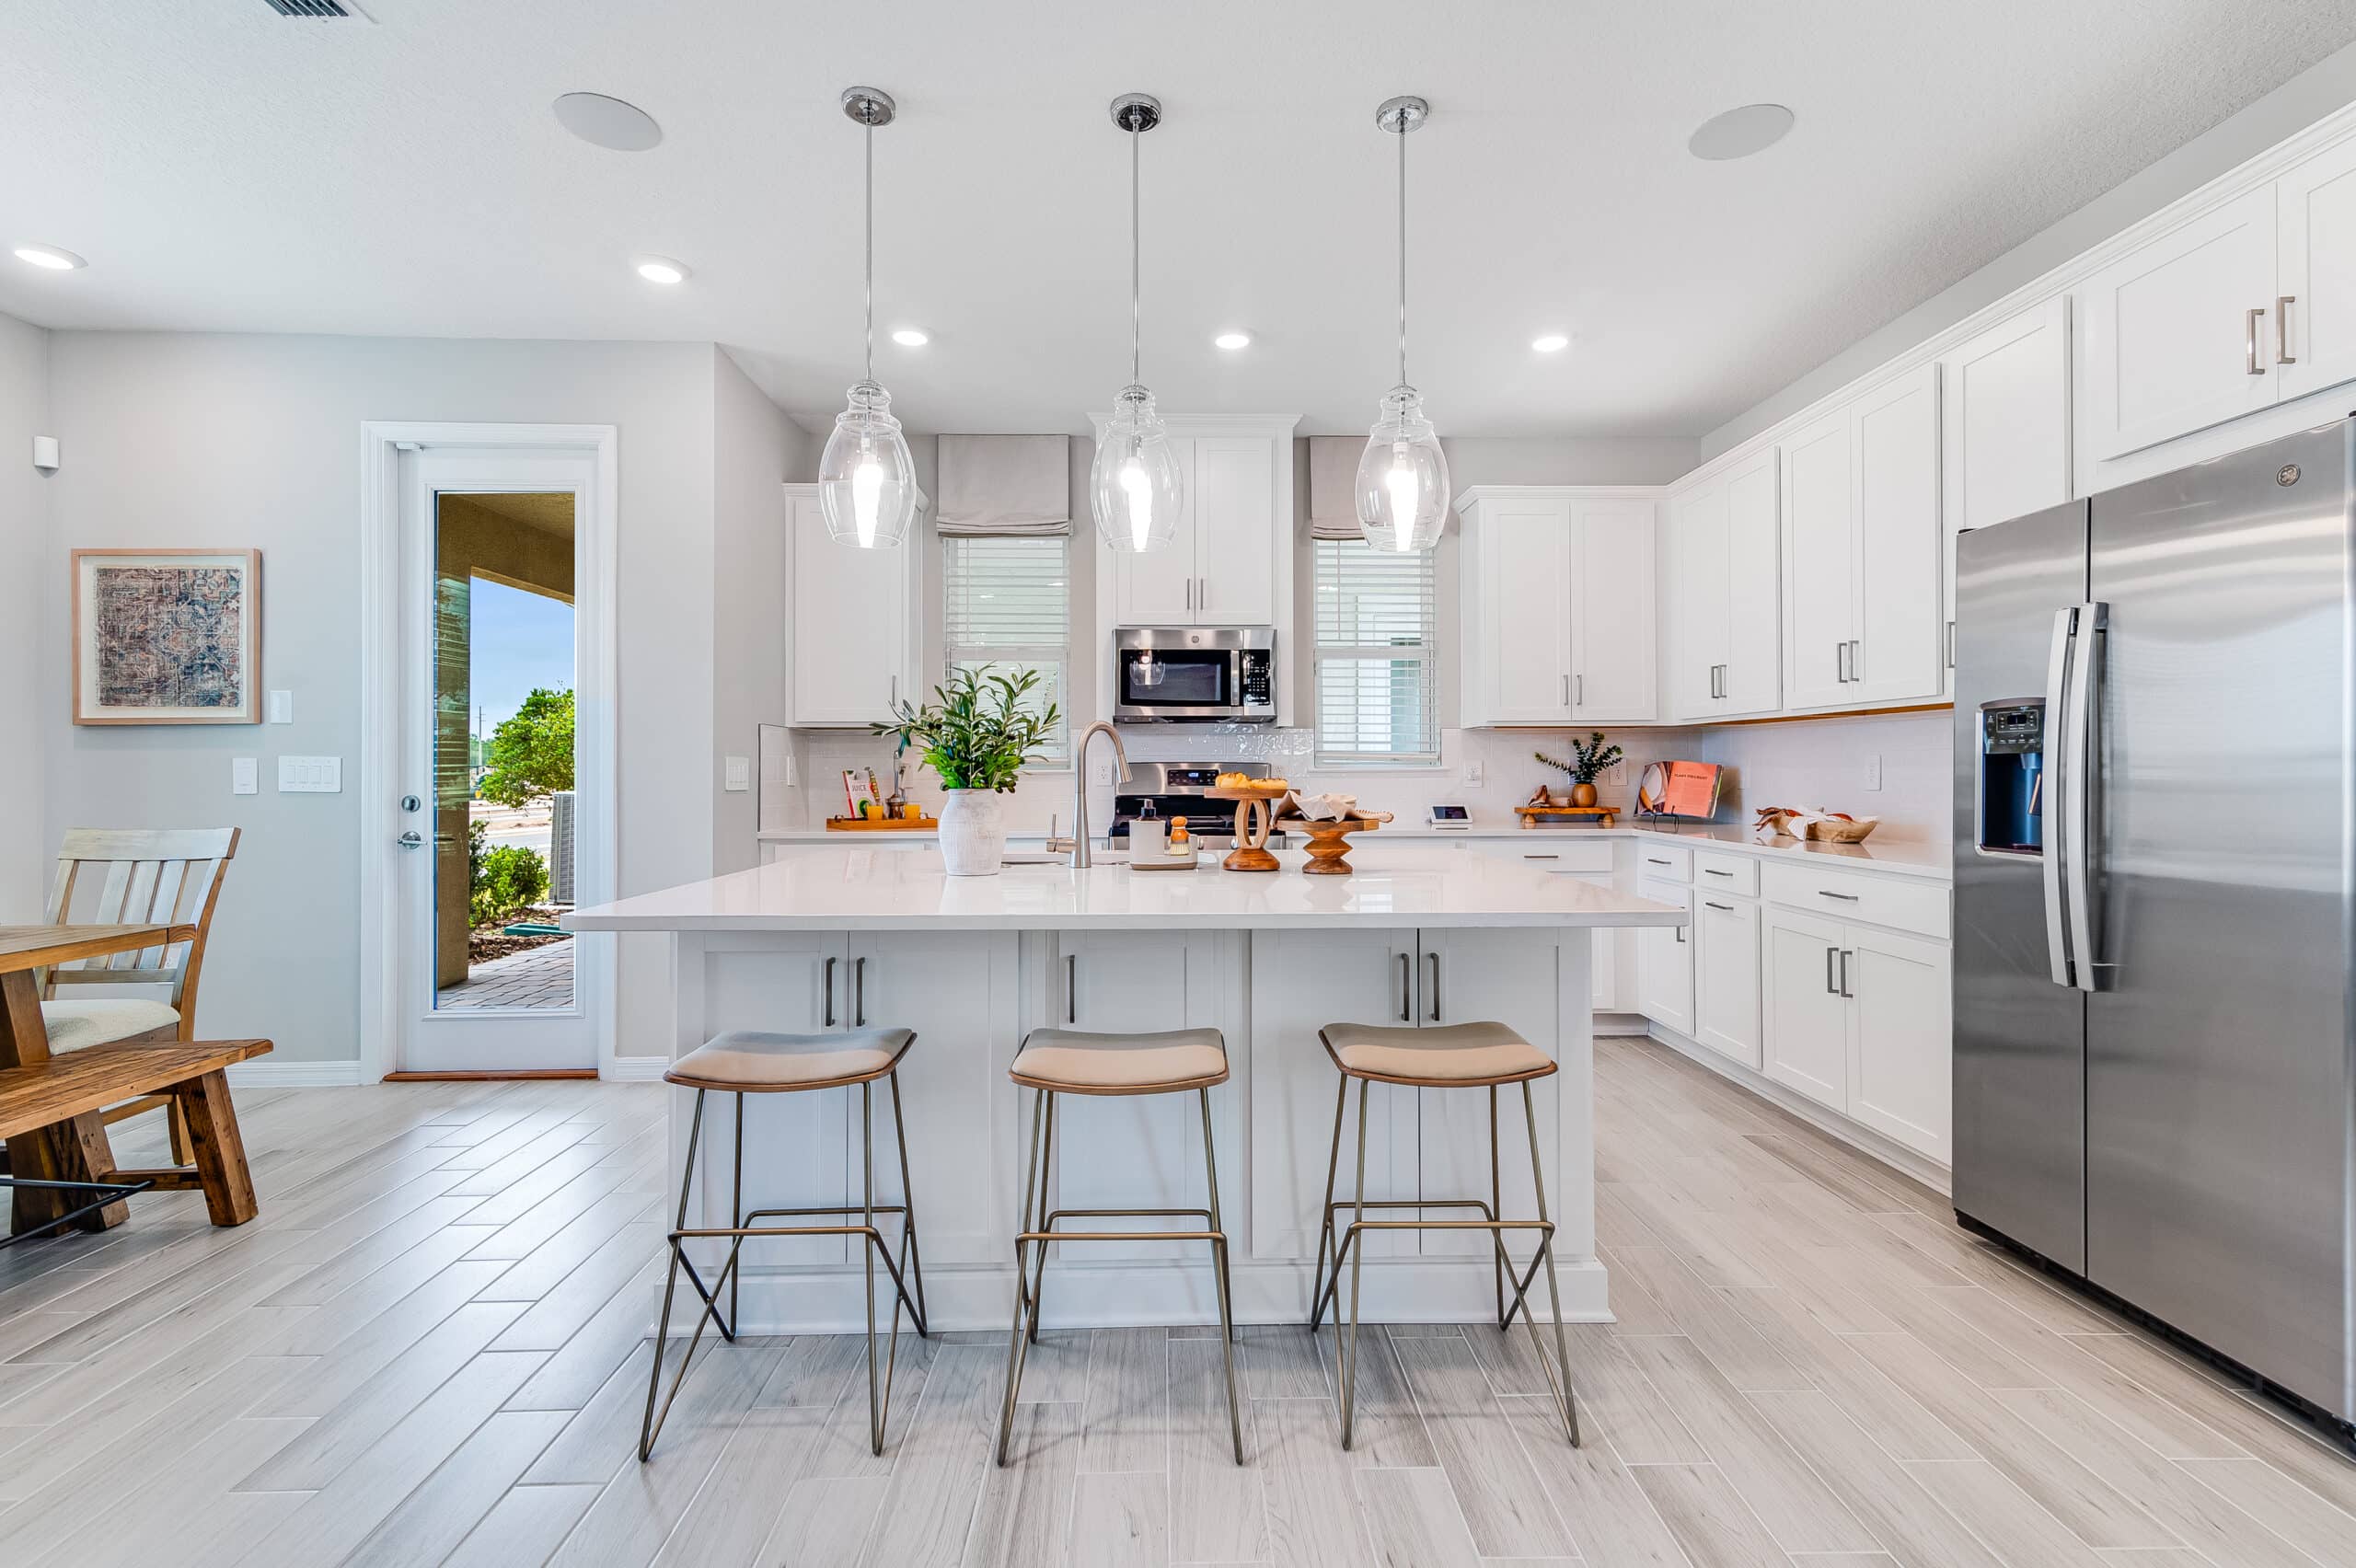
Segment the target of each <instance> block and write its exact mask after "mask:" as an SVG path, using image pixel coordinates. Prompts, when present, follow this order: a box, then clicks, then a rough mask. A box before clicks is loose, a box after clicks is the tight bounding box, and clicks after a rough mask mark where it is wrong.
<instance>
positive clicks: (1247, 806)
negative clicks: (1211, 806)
mask: <svg viewBox="0 0 2356 1568" xmlns="http://www.w3.org/2000/svg"><path fill="white" fill-rule="evenodd" d="M1203 793H1204V795H1205V796H1207V797H1208V798H1209V799H1211V800H1214V801H1234V802H1235V847H1234V849H1233V850H1232V851H1230V853H1229V855H1228V857H1227V859H1224V860H1221V861H1220V862H1219V864H1220V865H1221V866H1222V867H1224V868H1225V869H1227V870H1230V871H1273V870H1279V869H1281V867H1282V866H1283V862H1282V861H1280V860H1278V859H1276V857H1275V856H1274V855H1272V854H1270V853H1269V852H1268V834H1269V831H1270V830H1271V829H1273V828H1274V827H1275V826H1276V802H1277V801H1281V800H1283V799H1284V798H1285V797H1286V796H1287V795H1289V794H1291V793H1292V786H1290V785H1284V786H1282V787H1280V788H1276V789H1269V790H1253V789H1249V788H1244V789H1238V788H1234V787H1232V786H1230V787H1227V788H1218V787H1214V788H1212V789H1208V790H1204V791H1203Z"/></svg>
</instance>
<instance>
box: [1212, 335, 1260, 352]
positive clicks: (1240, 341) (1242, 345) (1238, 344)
mask: <svg viewBox="0 0 2356 1568" xmlns="http://www.w3.org/2000/svg"><path fill="white" fill-rule="evenodd" d="M1211 341H1212V342H1214V343H1217V344H1218V346H1219V347H1220V348H1222V349H1226V350H1229V351H1230V352H1232V351H1234V350H1236V349H1248V348H1250V347H1251V346H1252V334H1251V333H1249V332H1221V333H1220V334H1219V335H1218V337H1216V338H1213V339H1212V340H1211Z"/></svg>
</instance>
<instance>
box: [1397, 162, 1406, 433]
mask: <svg viewBox="0 0 2356 1568" xmlns="http://www.w3.org/2000/svg"><path fill="white" fill-rule="evenodd" d="M1396 134H1397V135H1398V138H1399V385H1400V386H1406V385H1407V121H1406V118H1405V117H1404V116H1401V118H1400V121H1399V129H1398V131H1397V133H1396Z"/></svg>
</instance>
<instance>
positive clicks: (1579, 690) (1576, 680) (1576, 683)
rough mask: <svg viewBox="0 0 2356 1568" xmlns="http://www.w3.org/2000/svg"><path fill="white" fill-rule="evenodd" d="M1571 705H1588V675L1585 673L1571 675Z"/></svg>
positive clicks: (1582, 706) (1575, 706)
mask: <svg viewBox="0 0 2356 1568" xmlns="http://www.w3.org/2000/svg"><path fill="white" fill-rule="evenodd" d="M1571 706H1572V707H1574V708H1585V707H1586V706H1587V677H1586V676H1585V675H1573V676H1572V677H1571Z"/></svg>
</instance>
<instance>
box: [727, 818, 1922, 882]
mask: <svg viewBox="0 0 2356 1568" xmlns="http://www.w3.org/2000/svg"><path fill="white" fill-rule="evenodd" d="M876 836H882V837H890V838H893V839H896V840H898V841H899V842H900V843H901V844H902V845H903V846H906V845H907V844H908V843H909V841H910V840H914V841H915V842H916V843H918V844H927V845H929V844H931V843H933V842H934V841H935V839H936V837H937V835H935V834H933V833H930V832H905V833H894V834H889V835H876ZM859 837H860V835H856V834H849V833H828V832H827V831H826V830H825V829H824V828H809V829H788V830H783V831H778V830H772V831H770V832H768V833H763V834H761V835H759V839H760V841H761V842H762V843H765V844H829V845H835V844H842V843H844V842H846V841H847V840H851V839H856V838H859ZM1007 838H1008V840H1009V842H1010V843H1014V844H1025V843H1034V844H1035V843H1037V842H1039V841H1041V840H1043V839H1044V838H1045V834H1044V833H1027V834H1026V833H1011V834H1009V835H1007ZM1508 838H1509V839H1512V840H1514V841H1515V842H1516V843H1526V844H1530V845H1532V846H1535V845H1537V844H1539V843H1541V842H1542V841H1553V840H1558V839H1588V838H1628V839H1637V840H1641V841H1644V842H1647V843H1652V842H1658V843H1667V844H1683V845H1687V846H1690V847H1701V848H1706V849H1731V850H1735V851H1737V852H1738V853H1742V854H1750V855H1761V856H1771V857H1780V858H1784V859H1802V860H1815V861H1818V862H1819V863H1822V862H1827V861H1831V862H1838V863H1840V864H1841V865H1842V866H1844V867H1847V868H1850V869H1854V870H1871V871H1889V872H1892V873H1895V874H1897V875H1900V876H1913V877H1927V878H1931V879H1933V880H1935V881H1938V882H1946V881H1948V880H1950V879H1951V878H1952V877H1953V875H1954V870H1953V865H1952V859H1951V857H1950V856H1949V855H1948V853H1947V847H1946V845H1945V844H1944V843H1939V842H1936V841H1933V840H1928V839H1906V838H1883V837H1880V836H1875V837H1873V838H1869V839H1867V840H1865V842H1864V843H1863V844H1824V843H1818V842H1816V841H1814V840H1804V839H1798V838H1793V837H1790V836H1785V835H1781V834H1760V833H1755V832H1753V831H1752V830H1751V829H1750V828H1747V827H1739V826H1737V825H1735V824H1732V823H1715V824H1689V825H1688V826H1686V827H1683V828H1675V829H1672V828H1662V827H1633V826H1628V825H1625V824H1623V825H1620V826H1616V827H1536V828H1516V827H1512V826H1496V827H1492V826H1487V825H1476V826H1473V827H1471V828H1463V829H1459V828H1433V827H1427V826H1426V825H1424V824H1421V823H1412V824H1407V823H1393V824H1391V825H1389V826H1387V827H1384V828H1383V829H1382V830H1381V831H1380V836H1379V837H1377V836H1366V837H1362V838H1360V839H1358V840H1357V844H1358V845H1360V846H1363V845H1367V844H1371V843H1377V842H1380V843H1383V844H1391V843H1395V842H1397V841H1399V840H1402V839H1413V840H1415V842H1417V843H1419V844H1425V843H1438V844H1445V843H1448V842H1449V841H1450V840H1458V841H1461V840H1466V839H1484V840H1494V839H1508ZM1149 874H1151V873H1149Z"/></svg>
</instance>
